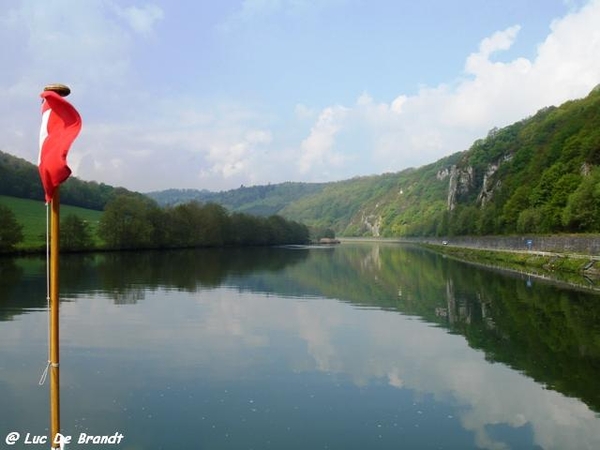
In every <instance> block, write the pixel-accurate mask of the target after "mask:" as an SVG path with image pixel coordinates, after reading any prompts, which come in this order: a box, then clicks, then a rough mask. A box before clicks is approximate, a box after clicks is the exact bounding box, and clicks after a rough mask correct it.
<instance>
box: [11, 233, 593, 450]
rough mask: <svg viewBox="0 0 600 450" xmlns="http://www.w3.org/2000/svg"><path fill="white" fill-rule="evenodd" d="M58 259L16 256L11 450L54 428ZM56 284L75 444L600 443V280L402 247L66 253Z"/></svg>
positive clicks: (64, 392) (65, 403)
mask: <svg viewBox="0 0 600 450" xmlns="http://www.w3.org/2000/svg"><path fill="white" fill-rule="evenodd" d="M45 270H46V269H45V262H44V261H43V260H40V259H37V258H20V259H7V258H3V259H0V342H1V344H0V402H1V404H2V405H3V408H0V448H40V445H41V446H43V445H42V444H40V443H36V442H34V439H35V437H36V436H37V437H38V438H39V437H41V436H45V435H47V434H48V428H49V386H48V381H46V383H45V384H44V385H43V386H38V380H39V379H40V375H41V373H42V370H43V369H44V367H45V365H46V360H47V352H48V350H47V336H48V314H47V311H46V300H45V298H46V281H45ZM60 290H61V304H60V320H61V330H60V332H61V335H60V336H61V365H60V367H61V368H60V371H61V432H62V434H63V435H65V436H70V437H71V443H70V446H69V445H68V446H67V448H76V449H84V448H89V449H99V448H114V449H119V450H129V449H131V450H138V449H153V450H154V449H175V448H178V449H206V450H209V449H225V450H226V449H255V450H262V449H269V448H271V449H311V450H312V449H340V450H347V449H361V450H364V449H477V448H482V449H569V450H575V449H597V448H600V415H599V413H600V386H599V384H598V379H599V378H600V296H599V294H597V293H593V292H584V291H580V290H572V289H569V288H566V287H564V286H559V285H555V284H552V283H547V282H544V281H540V280H536V279H531V278H528V277H527V276H525V275H515V274H507V273H502V272H499V271H493V270H489V269H484V268H476V267H473V266H471V265H467V264H463V263H461V262H458V261H454V260H451V259H448V258H444V257H443V256H440V255H438V254H435V253H432V252H430V251H427V250H424V249H421V248H418V247H414V246H408V245H401V244H393V243H344V244H342V245H339V246H335V247H294V248H275V249H245V250H235V249H224V250H187V251H170V252H143V253H103V254H91V255H63V256H62V257H61V288H60ZM119 436H121V437H119ZM101 439H104V441H103V442H104V444H100V442H101ZM11 440H12V441H14V443H15V446H14V447H11V446H10V445H9V443H12V442H10V441H11ZM38 440H43V439H42V438H39V439H38ZM117 441H118V442H117ZM45 447H46V448H47V447H48V445H46V446H45Z"/></svg>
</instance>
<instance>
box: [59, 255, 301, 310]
mask: <svg viewBox="0 0 600 450" xmlns="http://www.w3.org/2000/svg"><path fill="white" fill-rule="evenodd" d="M306 256H307V252H306V251H305V250H304V251H303V250H295V251H291V250H287V249H282V248H256V249H200V250H177V251H160V252H158V251H157V252H153V251H148V252H118V253H105V254H99V255H95V257H94V258H93V259H90V260H89V261H90V263H91V264H92V266H91V267H87V268H86V265H85V264H81V258H76V259H74V263H77V261H79V265H78V267H77V268H76V269H75V270H74V272H73V276H74V278H75V279H74V280H71V281H72V283H69V286H70V287H73V286H76V285H77V283H78V282H79V283H81V281H82V280H89V282H90V284H91V285H92V286H94V287H93V289H98V288H99V287H100V289H101V291H102V292H103V293H105V294H107V295H108V296H109V297H111V298H113V299H114V300H115V301H116V302H117V303H135V302H136V301H137V300H141V299H143V297H144V292H145V291H146V290H154V289H158V288H161V287H166V288H170V289H178V290H185V291H191V292H194V291H196V290H198V289H200V288H206V287H217V286H220V285H221V284H222V283H223V282H224V280H226V279H227V278H228V277H233V276H243V275H247V274H249V273H251V272H260V271H268V272H269V271H270V272H277V271H280V270H282V269H283V268H284V267H286V266H287V265H290V264H295V263H297V262H299V261H301V260H302V259H304V258H306ZM92 278H97V279H96V280H93V279H92Z"/></svg>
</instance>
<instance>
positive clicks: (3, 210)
mask: <svg viewBox="0 0 600 450" xmlns="http://www.w3.org/2000/svg"><path fill="white" fill-rule="evenodd" d="M21 241H23V225H21V224H20V223H19V222H17V219H16V217H15V214H14V213H13V212H12V210H11V209H10V208H9V207H8V206H4V205H0V251H11V250H14V248H15V245H17V244H18V243H19V242H21Z"/></svg>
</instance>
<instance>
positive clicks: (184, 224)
mask: <svg viewBox="0 0 600 450" xmlns="http://www.w3.org/2000/svg"><path fill="white" fill-rule="evenodd" d="M98 233H99V236H100V238H101V239H102V240H103V241H104V242H105V243H106V245H107V247H109V248H115V249H128V248H185V247H223V246H246V245H283V244H305V243H307V242H308V241H309V231H308V228H307V227H306V226H304V225H302V224H300V223H297V222H293V221H289V220H286V219H284V218H283V217H280V216H276V215H272V216H269V217H258V216H252V215H248V214H245V213H233V214H229V213H228V212H227V210H226V209H225V208H224V207H222V206H220V205H217V204H216V203H206V204H200V203H198V202H188V203H184V204H181V205H177V206H173V207H166V208H161V207H160V206H158V204H157V203H156V202H154V201H153V200H151V199H149V198H147V197H144V196H141V195H132V194H125V195H119V196H117V197H115V198H114V199H113V200H111V201H110V202H109V203H108V204H107V206H106V209H105V212H104V214H103V215H102V219H101V220H100V225H99V229H98Z"/></svg>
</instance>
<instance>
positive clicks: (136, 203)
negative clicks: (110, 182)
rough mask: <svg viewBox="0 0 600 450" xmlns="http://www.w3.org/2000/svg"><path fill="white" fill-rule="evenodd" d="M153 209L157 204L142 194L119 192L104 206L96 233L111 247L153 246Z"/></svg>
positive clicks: (157, 244)
mask: <svg viewBox="0 0 600 450" xmlns="http://www.w3.org/2000/svg"><path fill="white" fill-rule="evenodd" d="M156 209H158V206H157V205H156V203H155V202H154V201H153V200H150V199H149V198H147V197H144V196H142V195H132V194H121V195H118V196H117V197H115V198H114V199H113V200H111V201H110V202H108V204H107V205H106V208H105V210H104V214H103V215H102V218H101V219H100V226H99V227H98V234H99V235H100V238H101V239H103V240H104V242H105V243H106V245H107V246H108V247H110V248H120V249H126V248H156V247H157V246H159V243H157V242H154V241H153V237H154V235H155V232H154V231H155V230H154V222H153V220H152V219H153V218H154V217H155V214H154V212H155V211H156Z"/></svg>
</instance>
